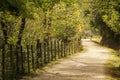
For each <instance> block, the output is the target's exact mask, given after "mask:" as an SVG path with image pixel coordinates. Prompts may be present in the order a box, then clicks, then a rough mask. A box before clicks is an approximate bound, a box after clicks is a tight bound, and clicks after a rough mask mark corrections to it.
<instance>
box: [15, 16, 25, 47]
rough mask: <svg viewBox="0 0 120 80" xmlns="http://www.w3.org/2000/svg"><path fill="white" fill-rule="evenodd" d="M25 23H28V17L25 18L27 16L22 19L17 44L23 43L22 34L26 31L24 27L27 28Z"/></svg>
mask: <svg viewBox="0 0 120 80" xmlns="http://www.w3.org/2000/svg"><path fill="white" fill-rule="evenodd" d="M25 24H26V19H25V18H22V20H21V26H20V30H19V34H18V41H17V45H21V41H22V36H23V31H24V29H25Z"/></svg>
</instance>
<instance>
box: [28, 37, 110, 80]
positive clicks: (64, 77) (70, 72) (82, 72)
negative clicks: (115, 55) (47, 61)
mask: <svg viewBox="0 0 120 80" xmlns="http://www.w3.org/2000/svg"><path fill="white" fill-rule="evenodd" d="M82 41H83V45H84V46H85V47H86V49H87V50H86V51H85V52H84V53H83V54H78V55H77V56H74V57H72V58H70V59H65V60H63V61H62V62H59V63H58V64H55V65H53V66H52V67H51V68H49V69H46V70H44V71H43V72H42V73H40V74H38V75H37V76H36V77H34V78H32V79H27V80H105V76H106V74H105V64H104V63H105V61H106V59H108V57H109V55H110V52H109V51H107V50H105V49H104V48H102V47H100V46H99V45H97V44H95V43H93V42H91V41H89V40H87V39H86V40H82Z"/></svg>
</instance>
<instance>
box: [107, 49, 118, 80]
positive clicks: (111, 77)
mask: <svg viewBox="0 0 120 80" xmlns="http://www.w3.org/2000/svg"><path fill="white" fill-rule="evenodd" d="M111 52H112V54H111V56H110V57H109V59H108V61H107V62H106V65H107V74H108V77H107V78H106V80H120V52H118V51H115V50H112V51H111Z"/></svg>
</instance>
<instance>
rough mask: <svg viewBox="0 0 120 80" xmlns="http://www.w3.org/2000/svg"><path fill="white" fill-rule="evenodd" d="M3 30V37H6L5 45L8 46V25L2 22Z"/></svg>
mask: <svg viewBox="0 0 120 80" xmlns="http://www.w3.org/2000/svg"><path fill="white" fill-rule="evenodd" d="M1 28H2V32H3V37H4V43H5V44H7V43H8V42H7V39H8V33H7V25H6V23H5V22H1Z"/></svg>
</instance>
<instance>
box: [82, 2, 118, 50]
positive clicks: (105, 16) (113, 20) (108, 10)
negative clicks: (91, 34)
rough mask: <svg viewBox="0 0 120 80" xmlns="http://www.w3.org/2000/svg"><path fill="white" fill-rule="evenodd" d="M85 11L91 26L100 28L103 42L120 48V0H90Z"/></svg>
mask: <svg viewBox="0 0 120 80" xmlns="http://www.w3.org/2000/svg"><path fill="white" fill-rule="evenodd" d="M88 4H89V5H88ZM84 13H85V17H86V16H87V17H86V19H87V21H88V23H89V24H90V26H91V27H94V28H97V29H98V30H99V33H100V35H101V36H102V40H101V44H102V45H106V46H108V47H111V48H115V49H119V47H120V46H119V44H120V0H95V1H94V0H89V1H87V2H86V9H84Z"/></svg>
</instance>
